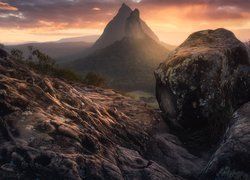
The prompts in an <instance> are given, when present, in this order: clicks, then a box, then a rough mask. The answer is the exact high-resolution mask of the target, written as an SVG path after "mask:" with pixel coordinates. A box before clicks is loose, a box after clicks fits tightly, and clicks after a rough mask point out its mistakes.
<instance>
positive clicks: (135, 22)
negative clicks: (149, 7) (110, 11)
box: [92, 3, 159, 50]
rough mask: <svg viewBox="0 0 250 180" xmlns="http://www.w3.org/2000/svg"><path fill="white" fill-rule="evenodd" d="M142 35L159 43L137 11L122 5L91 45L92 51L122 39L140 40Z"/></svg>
mask: <svg viewBox="0 0 250 180" xmlns="http://www.w3.org/2000/svg"><path fill="white" fill-rule="evenodd" d="M144 35H147V36H149V37H150V38H152V39H153V40H155V41H159V39H158V37H157V36H156V35H155V33H154V32H153V31H152V30H151V29H150V28H149V27H148V26H147V24H146V23H145V22H144V21H143V20H141V19H140V12H139V10H138V9H135V10H132V9H131V8H130V7H129V6H127V5H126V4H124V3H123V4H122V6H121V8H120V9H119V11H118V13H117V15H116V16H115V17H114V18H113V19H112V20H111V21H110V22H109V23H108V24H107V26H106V27H105V29H104V32H103V34H102V35H101V36H100V38H99V39H98V40H97V41H96V42H95V44H94V45H93V47H92V50H97V49H102V48H105V47H107V46H109V45H111V44H113V43H114V42H116V41H120V40H122V39H123V38H124V37H137V38H141V37H142V36H144Z"/></svg>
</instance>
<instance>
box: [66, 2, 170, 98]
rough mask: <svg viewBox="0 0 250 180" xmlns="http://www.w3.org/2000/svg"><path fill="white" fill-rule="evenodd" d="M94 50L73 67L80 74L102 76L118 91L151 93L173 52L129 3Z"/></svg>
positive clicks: (72, 64)
mask: <svg viewBox="0 0 250 180" xmlns="http://www.w3.org/2000/svg"><path fill="white" fill-rule="evenodd" d="M91 49H92V50H93V52H92V53H90V54H89V55H88V56H86V57H84V58H79V59H77V60H75V61H74V62H72V63H70V64H69V66H70V67H72V69H73V70H74V71H77V72H78V73H79V74H83V75H85V74H87V73H88V72H95V73H98V74H100V75H101V76H103V77H104V78H105V79H106V83H107V85H108V86H109V87H112V88H114V89H118V90H122V91H125V92H130V91H146V92H149V93H151V94H153V93H154V84H155V83H154V82H155V79H154V73H153V72H154V70H155V68H157V66H158V65H159V63H160V62H162V61H163V60H164V59H165V57H166V55H167V53H168V52H169V50H168V49H166V48H165V46H164V45H162V44H161V42H160V41H159V39H158V37H157V36H156V35H155V34H154V32H153V31H152V30H151V29H150V28H149V27H148V26H147V25H146V23H145V22H144V21H143V20H142V19H141V18H140V12H139V10H138V9H135V10H134V11H132V10H131V9H130V8H129V7H128V6H127V5H125V4H123V5H122V7H121V8H120V10H119V12H118V14H117V15H116V16H115V17H114V18H113V20H112V21H111V22H110V23H109V24H108V25H107V26H106V28H105V30H104V33H103V34H102V36H101V37H100V39H99V40H97V41H96V43H95V44H94V45H93V47H92V48H91Z"/></svg>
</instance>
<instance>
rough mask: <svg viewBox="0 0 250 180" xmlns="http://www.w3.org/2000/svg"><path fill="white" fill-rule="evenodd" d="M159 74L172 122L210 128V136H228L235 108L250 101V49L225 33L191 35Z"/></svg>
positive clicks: (163, 105)
mask: <svg viewBox="0 0 250 180" xmlns="http://www.w3.org/2000/svg"><path fill="white" fill-rule="evenodd" d="M155 76H156V81H157V82H156V83H157V84H156V95H157V99H158V102H159V105H160V108H161V110H162V111H163V112H164V114H165V115H166V116H167V118H168V119H169V120H171V121H172V123H173V124H174V125H175V126H181V127H184V128H185V129H196V130H197V129H203V128H205V129H208V131H209V132H208V133H209V136H218V135H217V133H220V132H223V128H225V126H226V125H227V122H225V121H227V119H228V118H229V117H230V114H231V113H232V112H233V110H235V109H237V108H238V107H239V106H240V105H242V104H243V103H246V102H248V101H249V100H250V93H249V92H250V71H249V61H248V53H247V50H246V48H245V45H244V44H243V43H241V42H240V41H239V40H238V39H236V37H235V36H234V34H233V33H231V32H230V31H227V30H225V29H217V30H206V31H200V32H196V33H193V34H192V35H190V36H189V38H188V39H187V40H186V41H185V42H184V43H183V44H181V45H180V46H179V47H178V48H176V49H175V50H174V51H173V52H172V53H170V54H169V55H168V58H167V60H166V62H165V63H162V64H161V65H160V66H159V68H158V69H157V70H156V71H155ZM212 131H213V133H214V134H212Z"/></svg>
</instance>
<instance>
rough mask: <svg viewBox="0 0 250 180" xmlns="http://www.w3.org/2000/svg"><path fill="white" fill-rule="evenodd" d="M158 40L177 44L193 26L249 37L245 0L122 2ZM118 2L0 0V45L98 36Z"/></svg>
mask: <svg viewBox="0 0 250 180" xmlns="http://www.w3.org/2000/svg"><path fill="white" fill-rule="evenodd" d="M125 2H126V3H128V4H129V5H130V6H131V7H132V8H139V9H140V11H141V17H142V19H143V20H145V21H146V22H147V24H148V25H149V26H150V27H151V28H152V30H153V31H154V32H155V33H156V34H157V35H158V36H159V38H160V39H161V40H162V41H164V42H166V43H169V44H175V45H178V44H180V43H181V42H183V41H184V40H185V38H187V36H188V35H189V34H190V33H192V32H194V31H198V30H203V29H215V28H220V27H223V28H227V29H229V30H231V31H233V32H234V33H235V34H236V35H237V37H238V38H239V39H241V40H242V41H246V40H248V39H250V11H249V8H250V1H245V0H241V1H236V0H229V1H223V0H219V1H215V0H206V1H201V0H197V1H188V0H180V1H173V0H169V1H161V0H156V1H153V0H141V1H135V0H129V1H128V0H127V1H125ZM121 3H122V1H110V0H104V1H101V2H100V1H97V0H93V1H90V0H79V1H74V0H70V1H69V0H61V1H59V0H55V1H47V0H46V1H44V0H43V1H42V0H38V1H35V2H34V1H32V0H27V1H25V2H24V1H18V0H6V1H0V27H1V28H0V32H1V34H2V36H1V42H2V43H6V42H8V43H20V42H27V41H52V40H57V39H60V38H65V37H74V36H84V35H93V34H101V33H102V31H103V28H104V27H105V25H106V24H107V22H108V21H110V20H111V19H112V18H113V16H114V15H115V14H116V12H117V10H118V9H119V7H120V6H121Z"/></svg>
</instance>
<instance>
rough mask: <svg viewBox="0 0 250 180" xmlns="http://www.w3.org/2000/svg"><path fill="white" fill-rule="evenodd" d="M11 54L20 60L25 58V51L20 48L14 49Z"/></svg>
mask: <svg viewBox="0 0 250 180" xmlns="http://www.w3.org/2000/svg"><path fill="white" fill-rule="evenodd" d="M10 54H11V55H12V56H13V58H15V59H16V60H18V61H23V60H24V57H23V52H22V51H21V50H19V49H12V50H11V52H10Z"/></svg>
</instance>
